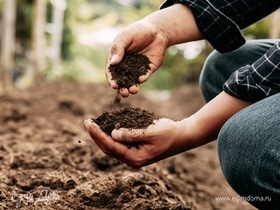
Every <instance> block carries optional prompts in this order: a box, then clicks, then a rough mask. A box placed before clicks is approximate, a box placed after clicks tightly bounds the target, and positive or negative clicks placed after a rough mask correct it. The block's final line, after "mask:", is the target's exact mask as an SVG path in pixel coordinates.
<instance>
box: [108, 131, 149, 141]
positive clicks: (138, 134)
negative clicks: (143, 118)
mask: <svg viewBox="0 0 280 210" xmlns="http://www.w3.org/2000/svg"><path fill="white" fill-rule="evenodd" d="M145 131H146V130H145V129H125V128H120V129H114V130H113V131H112V133H111V136H112V138H113V139H114V140H116V141H118V142H122V143H124V144H139V143H144V142H146V140H145V139H147V136H146V135H145V133H146V132H145Z"/></svg>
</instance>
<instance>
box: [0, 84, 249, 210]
mask: <svg viewBox="0 0 280 210" xmlns="http://www.w3.org/2000/svg"><path fill="white" fill-rule="evenodd" d="M114 97H115V91H113V90H112V89H111V88H110V87H108V86H107V85H104V84H77V83H72V82H65V81H60V82H54V83H45V84H40V85H37V86H35V87H31V88H29V89H26V90H15V91H13V92H12V93H11V94H10V95H6V96H0V122H1V126H0V142H1V144H0V209H9V210H10V209H24V210H33V209H34V210H38V209H39V210H40V209H43V210H48V209H51V210H60V209H61V210H64V209H65V210H68V209H71V210H72V209H74V210H77V209H78V210H79V209H80V210H82V209H98V210H99V209H100V210H101V209H102V210H104V209H116V210H122V209H127V210H132V209H135V210H137V209H143V210H148V209H151V210H153V209H161V210H165V209H174V210H175V209H176V210H180V209H193V210H241V209H242V210H253V209H254V208H253V207H251V206H250V205H249V204H247V203H246V202H243V201H241V200H239V201H238V199H232V201H221V200H220V201H219V199H218V198H219V197H223V198H224V199H225V198H229V199H230V198H238V196H237V194H236V193H235V192H234V191H233V190H232V189H231V188H230V187H229V185H228V184H227V182H226V181H225V179H224V177H223V175H222V172H221V169H220V165H219V161H218V157H217V152H216V142H212V143H210V144H207V145H204V146H202V147H200V148H197V149H193V150H190V151H187V152H184V153H182V154H179V155H176V156H174V157H171V158H168V159H165V160H162V161H160V162H158V163H155V164H152V165H150V166H146V167H143V168H141V169H137V170H136V169H132V168H130V167H128V166H127V165H125V164H123V163H121V162H119V161H117V160H116V159H113V158H111V157H108V156H106V155H105V154H104V153H102V152H101V150H100V149H99V148H98V147H97V146H96V145H95V144H94V142H93V141H92V140H91V138H90V137H89V135H88V133H87V131H86V129H85V128H84V126H83V121H84V120H85V119H86V118H95V117H97V116H100V115H101V114H102V113H103V112H104V111H106V110H107V111H110V110H111V106H112V101H113V100H114ZM121 103H122V104H123V105H125V106H127V105H129V106H132V107H139V108H141V109H145V110H148V111H150V112H153V113H155V114H156V115H157V116H162V117H169V118H171V119H173V120H180V119H182V118H183V117H187V116H189V115H191V114H192V113H194V112H195V111H196V110H197V109H199V108H200V107H201V106H202V105H203V103H204V102H203V100H202V98H201V96H200V92H199V89H198V87H197V86H186V87H182V88H180V89H179V90H177V91H176V92H174V93H173V94H172V95H171V96H170V98H167V97H166V94H165V93H153V92H145V91H143V90H141V91H140V93H139V94H137V95H133V96H129V97H128V98H127V99H123V100H122V102H121ZM79 142H81V143H79ZM225 196H228V197H225Z"/></svg>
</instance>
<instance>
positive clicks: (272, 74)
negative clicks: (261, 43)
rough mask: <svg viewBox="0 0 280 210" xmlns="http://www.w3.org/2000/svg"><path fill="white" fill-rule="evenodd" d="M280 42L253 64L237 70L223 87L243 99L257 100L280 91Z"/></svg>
mask: <svg viewBox="0 0 280 210" xmlns="http://www.w3.org/2000/svg"><path fill="white" fill-rule="evenodd" d="M279 58H280V42H278V43H276V44H275V45H274V46H273V47H272V48H271V49H270V50H268V51H267V53H265V54H264V55H263V56H262V57H261V58H260V59H258V60H257V61H256V62H254V63H253V64H252V65H246V66H244V67H241V68H240V69H238V70H237V71H235V72H234V73H233V74H232V75H231V76H230V78H229V79H228V80H227V82H226V83H225V84H224V86H223V89H224V91H225V92H226V93H228V94H230V95H232V96H234V97H237V98H239V99H242V100H246V101H251V102H256V101H259V100H261V99H263V98H266V97H268V96H271V95H274V94H276V93H279V92H280V59H279Z"/></svg>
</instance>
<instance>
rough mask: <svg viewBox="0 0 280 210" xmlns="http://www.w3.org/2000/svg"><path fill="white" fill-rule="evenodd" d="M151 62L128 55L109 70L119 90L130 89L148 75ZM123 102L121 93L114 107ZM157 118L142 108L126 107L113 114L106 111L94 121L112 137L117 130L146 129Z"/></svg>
mask: <svg viewBox="0 0 280 210" xmlns="http://www.w3.org/2000/svg"><path fill="white" fill-rule="evenodd" d="M149 64H150V61H149V59H148V57H147V56H145V55H141V54H136V53H131V52H130V53H126V54H125V55H124V58H123V60H122V61H121V62H120V63H119V64H117V65H110V66H109V70H110V72H111V74H112V79H113V80H115V81H116V83H117V84H118V86H119V89H122V88H129V87H131V86H133V85H136V84H138V83H139V81H138V78H139V77H140V76H142V75H145V74H147V72H148V70H149V69H150V66H149ZM120 101H121V97H120V94H119V92H118V93H117V96H116V97H115V100H114V102H113V106H114V107H115V106H116V105H118V104H119V103H120ZM154 119H155V116H154V114H153V113H150V112H148V111H146V110H142V109H140V108H132V107H125V108H122V109H119V110H116V111H113V112H108V111H105V112H103V114H102V115H101V116H99V117H97V118H96V119H92V120H93V121H94V122H95V123H96V124H98V125H99V127H100V128H101V129H102V130H103V131H104V132H105V133H107V134H108V135H109V136H110V135H111V132H112V130H114V129H115V128H120V127H121V128H131V129H133V128H134V129H144V128H147V127H148V126H149V125H151V124H152V123H153V120H154Z"/></svg>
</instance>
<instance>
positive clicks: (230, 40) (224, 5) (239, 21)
mask: <svg viewBox="0 0 280 210" xmlns="http://www.w3.org/2000/svg"><path fill="white" fill-rule="evenodd" d="M176 3H182V4H185V5H187V6H189V7H190V9H191V10H192V12H193V15H194V18H195V21H196V23H197V26H198V28H199V30H200V32H201V33H202V34H203V36H204V38H205V39H207V40H208V41H209V42H210V43H211V45H212V46H213V47H214V48H215V49H216V50H218V51H219V52H220V53H225V52H230V51H232V50H235V49H237V48H238V47H240V46H241V45H243V44H244V43H245V39H244V37H243V35H242V33H241V32H240V29H242V28H244V27H247V26H249V25H250V24H252V23H254V22H256V21H258V20H260V19H261V18H263V17H265V16H267V15H268V14H270V13H271V12H273V11H275V10H277V9H278V8H279V6H280V1H272V0H270V1H269V0H235V1H230V0H166V1H165V2H164V3H163V4H162V6H161V7H160V8H165V7H168V6H171V5H173V4H176Z"/></svg>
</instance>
